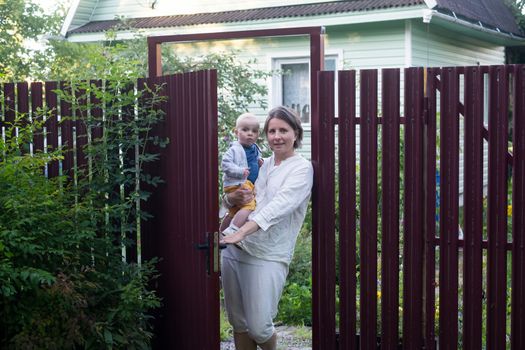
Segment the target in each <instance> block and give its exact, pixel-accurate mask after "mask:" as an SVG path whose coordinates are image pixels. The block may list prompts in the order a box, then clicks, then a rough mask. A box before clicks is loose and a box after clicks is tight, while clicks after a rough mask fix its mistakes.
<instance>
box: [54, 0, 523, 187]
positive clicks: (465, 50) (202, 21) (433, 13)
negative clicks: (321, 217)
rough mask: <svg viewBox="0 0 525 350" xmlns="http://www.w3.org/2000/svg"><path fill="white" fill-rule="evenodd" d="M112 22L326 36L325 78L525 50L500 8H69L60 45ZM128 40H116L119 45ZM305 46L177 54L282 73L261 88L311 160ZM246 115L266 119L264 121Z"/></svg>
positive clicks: (248, 42) (311, 0)
mask: <svg viewBox="0 0 525 350" xmlns="http://www.w3.org/2000/svg"><path fill="white" fill-rule="evenodd" d="M117 16H118V17H120V18H122V17H124V18H127V19H128V23H129V25H130V26H132V27H134V28H136V29H139V30H140V31H141V32H142V33H143V34H145V35H148V36H156V35H173V34H190V33H191V34H195V33H211V32H230V31H245V30H255V29H275V28H289V27H313V26H323V27H324V28H325V30H326V36H325V69H326V70H338V69H343V68H345V69H349V68H351V69H365V68H393V67H411V66H426V67H432V66H463V65H496V64H504V63H505V47H507V46H514V45H524V44H525V36H524V33H522V32H520V29H519V27H518V25H517V24H516V21H515V19H514V17H513V15H512V13H511V11H510V10H509V8H508V7H507V6H506V5H505V3H504V0H347V1H344V0H340V1H322V0H302V1H301V0H251V1H247V0H228V1H216V0H194V1H188V2H178V1H177V2H175V1H170V0H74V1H73V4H72V6H71V8H70V10H69V13H68V15H67V17H66V19H65V22H64V24H63V27H62V35H64V36H65V37H66V38H67V40H70V41H73V42H90V41H100V40H104V31H106V30H108V29H110V28H113V27H114V26H115V25H117V24H118V23H119V20H118V19H116V17H117ZM132 36H133V33H132V32H130V31H122V30H121V31H118V36H117V37H118V38H121V39H126V38H130V37H132ZM308 43H309V42H308V38H307V37H300V36H298V37H273V38H253V39H243V40H229V41H222V42H220V43H218V42H214V44H213V45H210V43H202V42H201V43H183V44H177V45H175V46H174V50H176V51H177V52H178V53H181V54H185V55H194V54H202V52H203V51H206V50H216V51H217V50H219V51H220V50H226V49H242V51H241V54H240V57H241V58H243V56H244V57H245V58H246V59H253V58H257V60H258V68H260V69H265V70H281V69H282V70H285V71H287V72H288V74H286V75H275V76H274V77H273V78H272V79H269V81H268V82H267V84H268V88H269V96H268V100H269V103H268V105H269V106H272V105H276V104H285V105H289V106H293V107H294V108H296V109H297V110H298V111H299V113H300V114H301V118H302V120H303V122H304V123H305V124H304V125H305V139H306V140H305V142H304V146H303V152H305V153H308V152H309V142H308V141H309V132H310V127H309V118H310V108H309V107H310V92H309V60H308V56H309V46H308V45H309V44H308ZM253 112H255V113H256V114H258V115H260V116H261V118H264V115H265V111H263V110H258V109H255V108H254V110H253ZM460 186H461V187H462V185H460Z"/></svg>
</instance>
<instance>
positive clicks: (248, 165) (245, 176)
mask: <svg viewBox="0 0 525 350" xmlns="http://www.w3.org/2000/svg"><path fill="white" fill-rule="evenodd" d="M235 135H236V136H237V141H234V142H232V144H231V146H230V148H229V149H228V150H227V151H226V153H224V155H223V157H222V163H221V168H222V171H223V173H224V175H223V179H222V181H223V186H224V193H230V192H233V191H235V190H236V189H238V188H239V187H240V186H243V187H246V188H249V189H251V190H253V187H254V183H255V180H257V176H258V175H259V167H260V165H261V164H262V158H261V150H260V149H259V146H257V144H256V143H255V142H256V141H257V137H258V136H259V122H258V121H257V117H256V116H255V115H253V114H251V113H244V114H241V115H240V116H239V118H237V122H236V124H235ZM254 209H255V199H254V200H252V201H251V202H249V203H247V204H245V205H244V206H242V207H232V208H230V209H229V211H228V215H227V216H226V217H225V218H224V220H223V222H222V224H221V228H224V227H226V229H224V230H223V231H222V233H223V235H228V234H231V233H233V232H235V231H237V230H238V229H239V227H241V226H242V225H244V223H245V222H246V220H247V219H248V215H250V213H251V212H252V211H253V210H254Z"/></svg>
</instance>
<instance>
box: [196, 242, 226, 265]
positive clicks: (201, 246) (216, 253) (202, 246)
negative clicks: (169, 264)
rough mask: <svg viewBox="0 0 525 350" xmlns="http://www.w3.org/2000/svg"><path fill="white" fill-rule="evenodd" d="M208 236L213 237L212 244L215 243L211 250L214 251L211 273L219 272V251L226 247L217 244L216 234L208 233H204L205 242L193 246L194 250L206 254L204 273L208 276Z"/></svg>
mask: <svg viewBox="0 0 525 350" xmlns="http://www.w3.org/2000/svg"><path fill="white" fill-rule="evenodd" d="M210 235H213V237H214V242H216V243H215V244H214V246H213V249H215V251H214V254H213V255H214V257H215V259H214V262H213V272H218V271H219V249H224V248H226V247H227V245H226V244H219V243H218V241H219V239H218V233H216V232H215V233H209V232H207V233H206V242H205V243H198V244H195V249H197V250H204V254H206V273H207V274H208V275H209V274H210V266H211V264H210V248H211V247H210V243H209V241H210V239H209V237H210Z"/></svg>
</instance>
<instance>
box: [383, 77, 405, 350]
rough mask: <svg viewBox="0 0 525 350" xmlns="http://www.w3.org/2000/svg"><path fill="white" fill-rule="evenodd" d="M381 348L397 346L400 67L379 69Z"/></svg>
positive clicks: (395, 347)
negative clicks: (380, 82)
mask: <svg viewBox="0 0 525 350" xmlns="http://www.w3.org/2000/svg"><path fill="white" fill-rule="evenodd" d="M382 75H383V79H382V111H383V117H382V120H383V123H382V128H381V130H382V135H383V136H382V146H381V150H382V166H381V171H382V173H381V179H382V183H383V185H382V198H381V207H382V213H383V214H382V218H381V225H382V238H381V349H397V346H398V342H399V337H398V325H399V312H398V310H399V142H400V136H399V125H400V123H399V118H400V115H399V112H400V109H399V108H400V101H399V97H400V85H399V84H400V71H399V69H383V71H382Z"/></svg>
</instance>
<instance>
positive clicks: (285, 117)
mask: <svg viewBox="0 0 525 350" xmlns="http://www.w3.org/2000/svg"><path fill="white" fill-rule="evenodd" d="M274 118H277V119H281V120H282V121H284V122H286V124H288V125H290V127H291V128H292V129H293V131H295V135H296V136H297V137H296V139H295V142H294V143H293V148H299V147H301V141H302V140H303V127H302V126H301V119H299V116H298V115H297V112H296V111H295V110H293V109H291V108H288V107H285V106H279V107H275V108H273V109H272V110H270V112H268V117H267V118H266V121H265V122H264V134H265V135H268V124H269V123H270V120H272V119H274Z"/></svg>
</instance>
